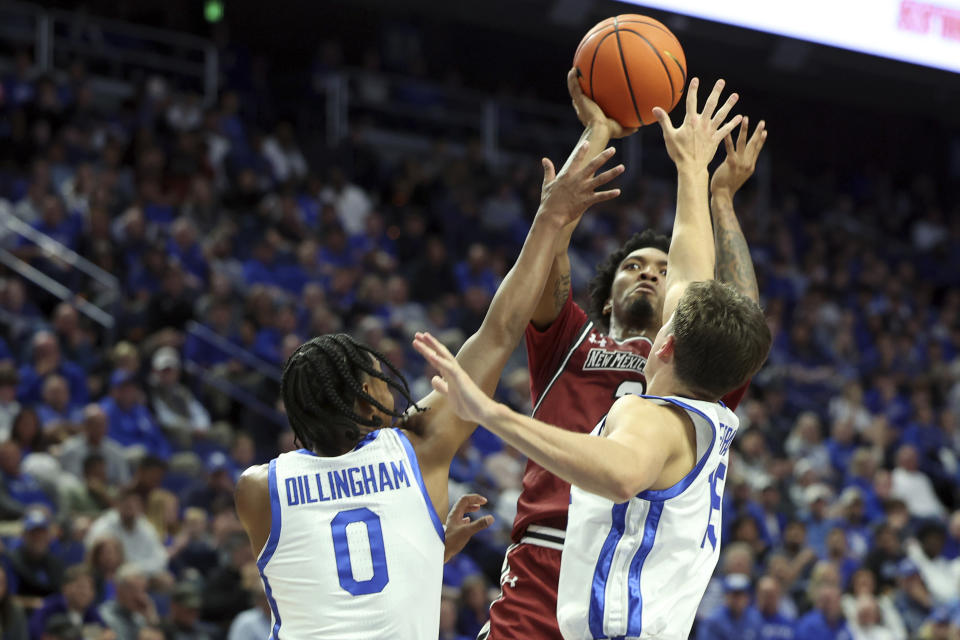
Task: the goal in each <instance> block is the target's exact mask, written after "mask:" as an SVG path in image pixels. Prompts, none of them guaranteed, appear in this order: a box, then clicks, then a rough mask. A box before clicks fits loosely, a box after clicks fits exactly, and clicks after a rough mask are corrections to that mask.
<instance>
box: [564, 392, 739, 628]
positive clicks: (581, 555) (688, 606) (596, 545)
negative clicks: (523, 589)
mask: <svg viewBox="0 0 960 640" xmlns="http://www.w3.org/2000/svg"><path fill="white" fill-rule="evenodd" d="M642 397H644V398H648V399H650V400H653V401H654V402H658V403H660V404H664V405H666V404H673V405H676V406H678V407H681V408H683V409H684V410H685V411H686V412H687V413H688V414H689V415H690V417H691V418H692V419H693V424H694V427H695V430H696V439H697V464H696V466H695V467H694V468H693V470H691V471H690V473H688V474H687V475H686V476H684V478H683V479H682V480H681V481H680V482H678V483H677V484H675V485H674V486H672V487H670V488H669V489H663V490H659V491H653V490H648V491H643V492H642V493H640V494H638V495H637V496H636V497H635V498H632V499H630V500H629V501H628V502H624V503H621V504H614V503H613V502H612V501H611V500H608V499H606V498H601V497H600V496H598V495H596V494H592V493H588V492H586V491H583V490H582V489H580V488H578V487H572V488H571V491H570V517H569V521H568V524H567V537H566V541H565V542H564V545H563V560H562V563H561V565H560V585H559V590H558V597H557V619H558V621H559V623H560V631H561V632H562V633H563V637H564V638H565V639H566V640H585V639H588V638H665V639H673V638H678V639H679V638H683V639H684V640H685V639H686V638H687V636H688V635H689V633H690V628H691V626H692V625H693V619H694V615H695V614H696V611H697V605H699V603H700V599H701V598H702V597H703V593H704V591H705V590H706V588H707V583H708V582H709V581H710V576H711V575H712V574H713V569H714V567H716V565H717V558H718V557H719V555H720V514H721V499H722V497H723V487H724V481H725V478H726V472H727V465H728V462H729V453H730V443H731V442H732V441H733V438H734V436H735V435H736V433H737V427H738V426H739V421H738V420H737V416H736V415H735V414H734V413H733V412H732V411H730V410H729V409H728V408H727V407H725V406H724V405H722V404H715V403H710V402H702V401H698V400H690V399H686V398H678V397H666V398H658V397H655V396H642ZM605 421H606V418H604V419H603V420H602V421H601V422H600V424H598V425H597V427H596V429H594V430H593V434H594V435H597V436H599V435H600V433H601V432H602V430H603V425H604V422H605Z"/></svg>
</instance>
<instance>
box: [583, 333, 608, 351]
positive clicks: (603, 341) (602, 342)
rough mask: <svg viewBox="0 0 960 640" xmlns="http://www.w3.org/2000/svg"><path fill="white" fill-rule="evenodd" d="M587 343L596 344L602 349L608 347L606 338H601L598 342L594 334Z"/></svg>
mask: <svg viewBox="0 0 960 640" xmlns="http://www.w3.org/2000/svg"><path fill="white" fill-rule="evenodd" d="M587 341H588V342H589V343H590V344H595V345H597V346H599V347H600V348H601V349H603V348H604V347H605V346H607V339H606V338H605V337H603V336H601V337H600V339H599V340H597V336H596V335H594V334H592V333H591V334H590V337H589V338H588V339H587Z"/></svg>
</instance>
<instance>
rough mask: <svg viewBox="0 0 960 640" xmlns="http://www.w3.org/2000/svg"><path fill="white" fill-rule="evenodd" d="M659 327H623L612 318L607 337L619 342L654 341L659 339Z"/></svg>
mask: <svg viewBox="0 0 960 640" xmlns="http://www.w3.org/2000/svg"><path fill="white" fill-rule="evenodd" d="M659 330H660V329H659V327H657V328H654V327H636V326H630V325H621V324H619V323H618V322H617V321H616V319H615V318H610V331H608V332H607V335H608V336H610V337H611V338H613V339H614V340H616V341H617V342H623V341H624V340H629V339H630V338H640V337H643V338H646V339H647V340H650V341H651V342H652V341H653V339H654V338H656V337H657V331H659Z"/></svg>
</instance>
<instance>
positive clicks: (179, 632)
mask: <svg viewBox="0 0 960 640" xmlns="http://www.w3.org/2000/svg"><path fill="white" fill-rule="evenodd" d="M202 603H203V600H202V598H201V596H200V589H199V587H198V586H197V585H195V584H193V583H191V582H181V583H180V584H178V585H177V586H175V587H174V588H173V594H172V595H171V597H170V613H169V615H168V616H167V619H166V620H164V622H163V624H161V625H160V629H161V630H162V631H163V634H164V636H165V638H166V640H210V639H211V638H213V637H215V636H216V635H217V629H216V628H215V627H213V626H212V625H209V624H207V623H205V622H202V621H201V620H200V607H201V605H202Z"/></svg>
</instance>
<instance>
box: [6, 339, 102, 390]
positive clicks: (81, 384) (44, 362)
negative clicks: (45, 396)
mask: <svg viewBox="0 0 960 640" xmlns="http://www.w3.org/2000/svg"><path fill="white" fill-rule="evenodd" d="M31 346H32V355H31V361H30V364H25V365H23V366H22V367H20V388H19V390H18V392H17V397H18V399H19V400H20V402H21V403H23V404H25V405H27V406H32V405H34V404H36V403H38V402H40V401H41V400H42V398H41V394H42V389H43V383H44V381H45V380H46V379H47V377H48V376H50V375H53V374H57V375H60V376H63V378H64V379H66V381H67V384H68V385H69V387H70V400H71V402H73V403H74V404H80V405H83V404H86V402H87V400H88V398H89V394H88V392H87V377H86V375H85V374H84V372H83V370H82V369H80V367H78V366H77V365H75V364H73V363H72V362H69V361H67V360H64V359H63V358H61V355H60V345H59V344H58V343H57V338H56V336H54V335H53V334H52V333H51V332H49V331H38V332H37V333H36V334H35V335H34V336H33V340H32V341H31Z"/></svg>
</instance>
